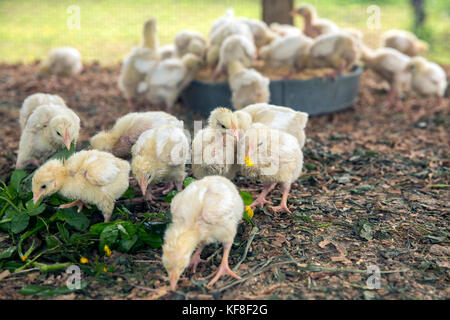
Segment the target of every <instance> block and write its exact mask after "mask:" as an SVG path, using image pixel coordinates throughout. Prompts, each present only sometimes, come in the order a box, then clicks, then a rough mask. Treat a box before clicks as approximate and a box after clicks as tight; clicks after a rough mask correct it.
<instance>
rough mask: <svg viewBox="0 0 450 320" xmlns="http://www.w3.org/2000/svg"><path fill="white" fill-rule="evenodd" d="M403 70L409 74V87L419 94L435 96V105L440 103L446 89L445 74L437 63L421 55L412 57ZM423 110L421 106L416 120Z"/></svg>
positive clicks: (415, 117)
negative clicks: (436, 99)
mask: <svg viewBox="0 0 450 320" xmlns="http://www.w3.org/2000/svg"><path fill="white" fill-rule="evenodd" d="M405 71H407V72H408V73H410V74H411V89H412V90H413V91H414V92H416V93H417V94H419V95H420V96H425V97H428V96H432V97H437V98H438V102H437V105H438V106H439V105H441V104H442V97H443V96H444V94H445V90H446V89H447V75H446V74H445V71H444V70H443V69H442V68H441V67H440V66H439V65H438V64H436V63H434V62H431V61H428V60H426V59H425V58H423V57H414V58H411V60H410V61H409V63H408V64H407V65H406V67H405ZM430 102H431V101H430ZM442 108H448V105H446V106H445V105H442V106H441V107H439V109H442ZM425 112H426V110H425V108H423V107H422V108H421V109H420V111H419V112H418V113H417V114H416V115H415V116H414V119H415V120H418V119H419V118H420V117H421V116H423V115H425Z"/></svg>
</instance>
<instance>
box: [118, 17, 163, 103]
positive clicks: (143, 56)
mask: <svg viewBox="0 0 450 320" xmlns="http://www.w3.org/2000/svg"><path fill="white" fill-rule="evenodd" d="M157 33H158V31H157V25H156V19H155V18H151V19H149V20H147V21H146V22H145V24H144V27H143V31H142V43H141V45H140V46H139V47H136V48H133V49H132V51H131V53H130V54H129V55H128V56H127V57H126V58H125V59H124V61H123V63H122V69H121V70H120V75H119V80H118V82H119V83H118V84H119V89H120V90H121V91H122V92H123V94H124V95H125V97H126V98H127V99H128V102H129V103H130V105H131V108H132V109H133V108H134V107H133V103H134V100H133V99H134V98H136V97H137V96H139V95H142V94H144V93H145V92H146V91H147V90H148V87H147V84H146V82H145V77H146V75H147V74H148V73H149V72H151V71H152V70H153V69H154V68H155V67H156V65H157V64H158V62H159V60H160V54H159V52H158V46H159V41H158V35H157Z"/></svg>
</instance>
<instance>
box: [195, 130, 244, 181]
mask: <svg viewBox="0 0 450 320" xmlns="http://www.w3.org/2000/svg"><path fill="white" fill-rule="evenodd" d="M235 153H236V143H235V138H234V137H233V136H232V135H231V134H227V133H222V132H221V130H219V129H215V128H211V127H206V128H204V129H202V130H200V131H198V132H197V133H196V135H195V137H194V140H193V141H192V173H193V175H194V177H196V178H197V179H201V178H203V177H206V176H210V175H220V176H224V177H227V178H228V179H233V178H234V177H235V175H236V172H237V171H238V169H239V168H238V166H237V164H236V161H235Z"/></svg>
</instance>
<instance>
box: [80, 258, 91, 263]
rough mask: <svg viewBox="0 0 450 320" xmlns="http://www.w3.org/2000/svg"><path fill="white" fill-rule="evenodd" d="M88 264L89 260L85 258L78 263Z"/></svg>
mask: <svg viewBox="0 0 450 320" xmlns="http://www.w3.org/2000/svg"><path fill="white" fill-rule="evenodd" d="M88 262H89V260H88V259H87V258H85V257H81V258H80V263H83V264H86V263H88Z"/></svg>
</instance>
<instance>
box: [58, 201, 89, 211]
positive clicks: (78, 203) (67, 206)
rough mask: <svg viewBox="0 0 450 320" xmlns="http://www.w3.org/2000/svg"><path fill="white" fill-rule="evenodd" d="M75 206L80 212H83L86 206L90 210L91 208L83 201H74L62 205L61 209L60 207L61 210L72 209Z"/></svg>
mask: <svg viewBox="0 0 450 320" xmlns="http://www.w3.org/2000/svg"><path fill="white" fill-rule="evenodd" d="M75 206H77V207H78V212H81V210H83V206H86V207H87V208H88V209H90V208H91V206H90V205H88V204H87V203H84V202H83V201H81V200H75V201H73V202H71V203H67V204H62V205H60V206H59V207H60V208H61V209H67V208H72V207H75Z"/></svg>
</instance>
